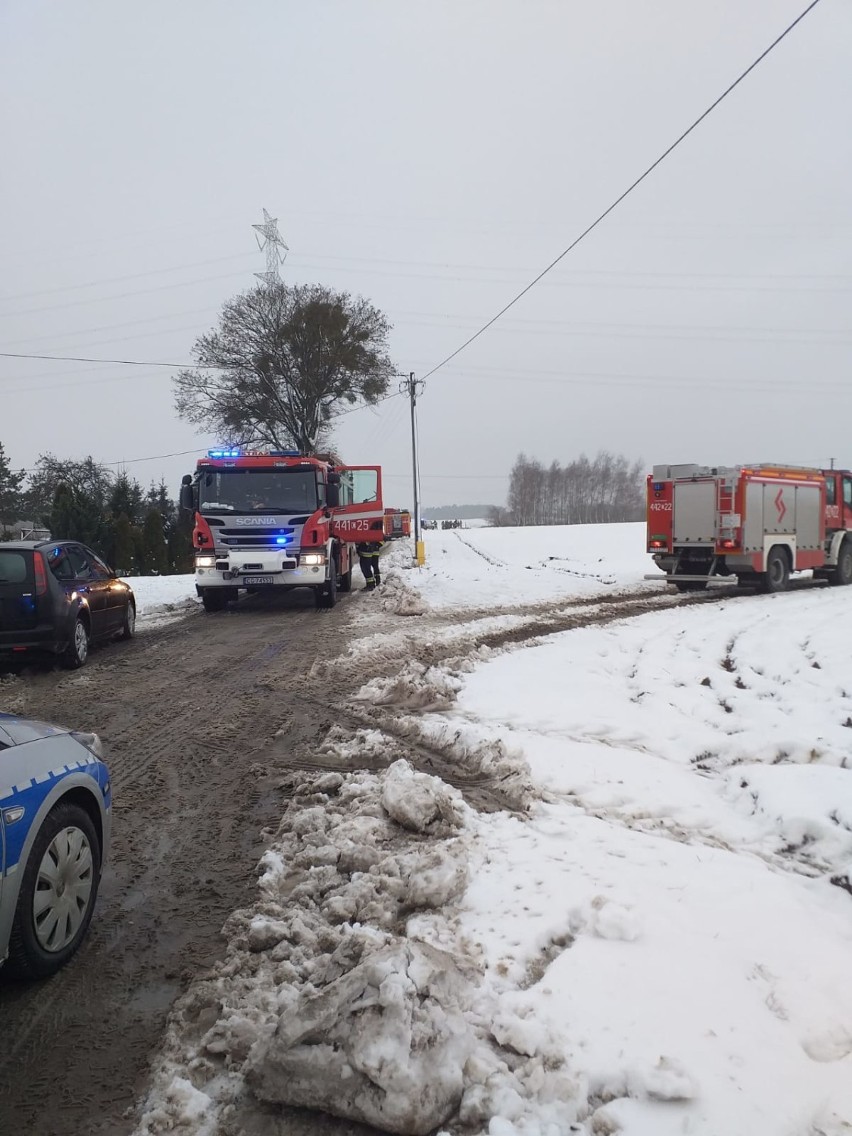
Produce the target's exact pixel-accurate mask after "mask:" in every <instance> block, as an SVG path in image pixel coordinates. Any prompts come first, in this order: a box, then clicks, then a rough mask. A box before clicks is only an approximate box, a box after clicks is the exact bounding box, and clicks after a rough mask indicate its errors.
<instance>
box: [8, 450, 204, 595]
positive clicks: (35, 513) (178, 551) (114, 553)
mask: <svg viewBox="0 0 852 1136" xmlns="http://www.w3.org/2000/svg"><path fill="white" fill-rule="evenodd" d="M21 520H26V521H29V522H30V523H31V524H32V525H33V527H34V528H36V529H45V530H47V531H48V532H49V533H50V535H51V536H52V537H55V538H56V539H57V540H62V539H67V540H79V541H81V542H82V543H83V544H87V545H89V547H91V548H93V549H94V550H95V551H96V552H99V553H100V554H101V556H103V557H104V559H105V560H106V561H107V562H108V563H109V564H110V565H111V567H113V568H115V569H116V571H118V572H120V573H121V574H123V575H137V576H150V575H167V574H171V573H175V572H190V571H191V570H192V566H193V565H192V547H191V533H192V518H191V516H190V515H189V514H187V513H183V512H182V511H181V510H180V509H179V508H178V506H177V505H176V503H175V502H174V501H173V500H172V498H171V497H170V496H169V491H168V488H167V487H166V484H165V482H163V481H161V482H160V484H159V485H156V484H154V483H153V482H152V483H151V485H150V486H148V488H147V489H145V488H143V487H142V485H140V483H139V482H138V481H137V480H136V479H135V478H134V477H131V476H130V475H129V474H128V473H127V472H125V471H121V472H119V473H114V472H113V471H112V470H110V469H109V468H108V467H107V466H105V465H102V464H101V463H99V462H96V461H95V460H94V458H92V457H88V458H84V459H83V460H82V461H73V460H70V459H62V458H57V457H55V456H54V455H53V454H42V455H41V457H40V458H39V459H38V461H37V463H36V465H35V468H34V469H33V470H30V471H29V472H24V471H18V472H15V471H13V470H12V469H11V468H10V466H9V462H8V459H7V458H6V454H5V450H4V448H3V444H2V442H0V529H2V528H3V527H4V526H9V528H11V526H12V525H14V524H16V523H17V522H19V521H21ZM3 535H5V537H6V539H10V538H11V537H12V536H13V535H14V534H13V533H12V532H11V531H6V532H5V534H2V535H0V539H3Z"/></svg>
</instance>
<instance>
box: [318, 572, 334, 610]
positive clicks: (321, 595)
mask: <svg viewBox="0 0 852 1136" xmlns="http://www.w3.org/2000/svg"><path fill="white" fill-rule="evenodd" d="M314 600H315V601H316V605H317V607H334V605H335V604H336V603H337V573H336V572H335V571H333V570H332V573H331V578H330V579H329V581H328V583H327V584H324V585H323V586H322V587H321V588H317V590H316V591H315V592H314Z"/></svg>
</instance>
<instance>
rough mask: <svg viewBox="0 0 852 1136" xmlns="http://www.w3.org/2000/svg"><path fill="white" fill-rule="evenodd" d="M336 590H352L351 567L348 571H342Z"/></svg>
mask: <svg viewBox="0 0 852 1136" xmlns="http://www.w3.org/2000/svg"><path fill="white" fill-rule="evenodd" d="M337 590H338V591H339V592H351V591H352V569H351V568H350V569H349V571H348V572H344V573H343V575H342V576H341V577H340V583H339V584H338V585H337Z"/></svg>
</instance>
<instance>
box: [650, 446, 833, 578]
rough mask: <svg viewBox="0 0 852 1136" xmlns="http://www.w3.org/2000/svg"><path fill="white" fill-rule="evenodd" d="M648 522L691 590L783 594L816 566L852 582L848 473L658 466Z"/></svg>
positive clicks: (659, 549) (662, 561) (671, 572)
mask: <svg viewBox="0 0 852 1136" xmlns="http://www.w3.org/2000/svg"><path fill="white" fill-rule="evenodd" d="M647 518H648V551H649V552H650V553H651V555H652V556H653V558H654V561H655V563H656V565H657V567H658V568H660V569H661V570H662V571H663V572H665V574H666V579H667V581H668V582H669V583H673V584H674V585H675V586H676V587H677V588H678V589H679V590H680V591H682V592H685V591H694V590H697V589H701V588H706V587H707V585H708V584H731V585H738V584H739V585H744V586H752V587H753V586H754V585H755V584H756V585H758V586H759V587H761V588H762V589H763V590H765V591H768V592H780V591H783V590H784V589H785V588H786V587H787V585H788V583H789V580H790V573H791V572H802V571H805V570H807V569H812V570H813V574H814V577H815V578H817V579H823V580H827V581H829V583H832V584H850V583H852V472H850V471H849V470H838V469H810V468H806V467H803V466H792V465H774V464H757V465H749V466H732V467H728V468H726V467H722V466H719V467H716V466H699V465H657V466H654V468H653V471H652V473H651V474H650V475H649V477H648V513H647ZM647 578H648V579H659V578H660V577H659V575H653V576H648V577H647Z"/></svg>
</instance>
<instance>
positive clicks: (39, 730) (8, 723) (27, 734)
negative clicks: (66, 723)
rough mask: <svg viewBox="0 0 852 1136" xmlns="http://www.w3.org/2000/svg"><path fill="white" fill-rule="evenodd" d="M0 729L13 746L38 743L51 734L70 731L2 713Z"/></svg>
mask: <svg viewBox="0 0 852 1136" xmlns="http://www.w3.org/2000/svg"><path fill="white" fill-rule="evenodd" d="M0 729H2V730H3V732H4V733H6V734H8V735H9V738H10V739H11V740H12V742H13V743H14V744H15V745H23V744H24V742H34V741H38V739H39V738H47V737H50V736H51V735H52V734H69V733H71V731H70V730H66V729H63V727H62V726H52V725H51V724H50V723H49V722H34V721H33V720H32V718H20V717H18V715H17V714H2V713H0Z"/></svg>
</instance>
